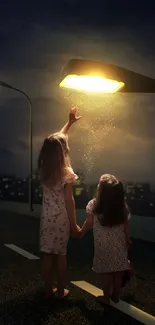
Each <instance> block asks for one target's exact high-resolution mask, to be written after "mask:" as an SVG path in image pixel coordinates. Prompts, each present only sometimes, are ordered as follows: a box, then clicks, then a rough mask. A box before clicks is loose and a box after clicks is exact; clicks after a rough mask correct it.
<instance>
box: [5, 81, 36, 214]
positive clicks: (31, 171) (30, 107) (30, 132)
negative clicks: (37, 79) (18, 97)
mask: <svg viewBox="0 0 155 325" xmlns="http://www.w3.org/2000/svg"><path fill="white" fill-rule="evenodd" d="M0 86H1V87H5V88H9V89H12V90H15V91H17V92H19V93H21V94H22V95H24V96H25V97H26V99H27V100H28V103H29V209H30V212H32V211H33V200H32V173H33V146H32V145H33V143H32V102H31V100H30V98H29V96H28V95H27V94H26V93H25V92H24V91H22V90H20V89H18V88H15V87H12V86H10V85H8V84H7V83H5V82H3V81H0Z"/></svg>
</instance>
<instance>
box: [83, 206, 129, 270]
mask: <svg viewBox="0 0 155 325" xmlns="http://www.w3.org/2000/svg"><path fill="white" fill-rule="evenodd" d="M94 205H95V200H91V201H90V202H89V203H88V205H87V213H88V214H93V235H94V262H93V269H94V271H95V272H97V273H109V272H117V271H124V270H127V269H128V268H129V265H128V259H127V248H126V238H125V233H124V226H123V224H121V225H115V226H111V227H109V226H102V225H101V223H100V221H99V218H98V217H97V216H96V215H95V214H94V212H93V210H94Z"/></svg>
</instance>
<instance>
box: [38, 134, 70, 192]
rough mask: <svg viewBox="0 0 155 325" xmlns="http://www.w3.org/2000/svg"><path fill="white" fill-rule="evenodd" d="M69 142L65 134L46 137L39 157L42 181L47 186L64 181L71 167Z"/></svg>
mask: <svg viewBox="0 0 155 325" xmlns="http://www.w3.org/2000/svg"><path fill="white" fill-rule="evenodd" d="M68 150H69V149H68V144H67V140H66V138H65V136H64V135H63V134H58V133H57V134H53V135H52V136H51V137H49V138H46V139H45V140H44V143H43V145H42V148H41V150H40V154H39V157H38V171H39V173H40V179H41V182H42V183H43V184H44V185H46V186H47V187H50V186H54V185H56V183H58V182H60V181H62V179H63V177H64V175H65V172H66V170H67V168H68V167H69V158H68V156H67V154H68Z"/></svg>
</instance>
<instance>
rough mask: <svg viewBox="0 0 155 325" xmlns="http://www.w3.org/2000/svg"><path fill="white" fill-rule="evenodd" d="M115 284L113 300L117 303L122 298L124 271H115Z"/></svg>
mask: <svg viewBox="0 0 155 325" xmlns="http://www.w3.org/2000/svg"><path fill="white" fill-rule="evenodd" d="M113 285H114V288H113V293H112V296H111V300H112V301H113V302H115V303H118V302H119V299H120V291H121V285H122V272H115V273H113Z"/></svg>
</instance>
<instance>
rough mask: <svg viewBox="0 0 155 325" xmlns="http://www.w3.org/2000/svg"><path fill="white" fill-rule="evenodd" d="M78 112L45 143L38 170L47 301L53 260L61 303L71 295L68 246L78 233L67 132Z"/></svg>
mask: <svg viewBox="0 0 155 325" xmlns="http://www.w3.org/2000/svg"><path fill="white" fill-rule="evenodd" d="M76 113H77V109H76V108H73V109H72V110H71V112H70V114H69V121H68V122H67V123H66V124H65V126H64V127H63V129H62V130H61V131H60V132H58V133H55V134H52V135H50V136H49V137H47V138H46V139H45V140H44V143H43V146H42V148H41V151H40V154H39V159H38V169H39V171H40V176H41V180H42V184H43V203H42V214H41V222H40V251H41V252H43V254H44V276H45V290H46V297H47V298H49V297H50V296H51V294H52V293H53V290H52V288H51V281H52V279H51V277H52V271H53V264H54V258H55V257H56V259H57V290H58V297H59V298H60V299H61V298H63V297H65V296H66V295H68V294H69V291H68V290H67V289H66V288H65V279H66V273H67V260H66V253H67V244H68V239H69V235H70V231H71V232H72V233H73V234H74V233H76V232H78V231H79V227H78V226H77V224H76V214H75V202H74V198H73V189H72V184H73V182H74V181H75V179H76V178H77V175H76V174H75V173H74V172H73V169H72V168H71V166H70V160H69V146H68V142H67V135H66V134H67V131H68V130H69V128H70V127H71V125H72V124H73V123H75V122H76V121H77V120H79V119H80V116H79V117H76Z"/></svg>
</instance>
